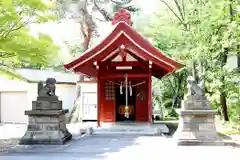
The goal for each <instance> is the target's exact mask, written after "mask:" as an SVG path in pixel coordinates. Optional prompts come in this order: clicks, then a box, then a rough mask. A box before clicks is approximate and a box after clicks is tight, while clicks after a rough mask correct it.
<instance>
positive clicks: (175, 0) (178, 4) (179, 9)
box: [174, 0, 185, 21]
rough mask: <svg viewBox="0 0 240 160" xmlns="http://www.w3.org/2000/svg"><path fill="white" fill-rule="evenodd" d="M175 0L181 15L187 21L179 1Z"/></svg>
mask: <svg viewBox="0 0 240 160" xmlns="http://www.w3.org/2000/svg"><path fill="white" fill-rule="evenodd" d="M174 2H175V4H176V6H177V9H178V12H179V14H180V16H181V17H182V21H185V17H184V15H183V13H182V12H183V10H182V9H181V7H180V5H179V3H178V1H177V0H174Z"/></svg>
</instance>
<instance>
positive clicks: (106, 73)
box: [101, 67, 148, 77]
mask: <svg viewBox="0 0 240 160" xmlns="http://www.w3.org/2000/svg"><path fill="white" fill-rule="evenodd" d="M126 73H128V74H148V71H147V72H146V71H144V70H143V69H141V68H133V69H129V70H118V69H116V67H112V68H108V69H105V70H104V73H103V74H101V77H104V76H109V75H110V74H122V75H124V74H126Z"/></svg>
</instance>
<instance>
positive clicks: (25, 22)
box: [0, 0, 58, 77]
mask: <svg viewBox="0 0 240 160" xmlns="http://www.w3.org/2000/svg"><path fill="white" fill-rule="evenodd" d="M50 9H51V8H49V7H48V6H47V5H46V4H44V3H43V1H41V0H17V1H12V0H1V2H0V26H1V27H0V70H1V71H2V72H1V73H5V74H8V75H12V76H14V75H15V77H18V75H16V74H15V73H14V68H18V67H24V66H25V65H26V66H29V65H31V64H33V65H35V64H36V65H41V66H44V65H47V64H48V63H49V61H50V60H51V59H52V58H54V57H55V55H56V52H57V51H58V47H57V46H55V45H53V42H52V39H51V38H50V37H49V36H47V35H45V34H41V33H39V34H38V35H37V37H34V36H33V35H31V33H30V30H29V26H30V25H31V24H33V23H44V22H47V21H49V20H55V19H56V17H55V16H54V14H53V13H52V12H51V10H50Z"/></svg>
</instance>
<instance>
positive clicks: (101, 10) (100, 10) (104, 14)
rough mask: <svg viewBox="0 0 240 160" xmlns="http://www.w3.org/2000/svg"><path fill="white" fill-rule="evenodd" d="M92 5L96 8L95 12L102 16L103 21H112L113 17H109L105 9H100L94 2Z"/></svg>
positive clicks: (94, 1) (94, 0)
mask: <svg viewBox="0 0 240 160" xmlns="http://www.w3.org/2000/svg"><path fill="white" fill-rule="evenodd" d="M93 4H94V6H95V7H96V8H97V10H98V11H99V12H100V13H101V14H102V15H103V17H104V18H105V20H107V21H112V20H113V17H112V16H110V14H108V13H107V11H106V10H105V9H103V8H101V7H100V6H99V5H98V4H97V2H96V0H93Z"/></svg>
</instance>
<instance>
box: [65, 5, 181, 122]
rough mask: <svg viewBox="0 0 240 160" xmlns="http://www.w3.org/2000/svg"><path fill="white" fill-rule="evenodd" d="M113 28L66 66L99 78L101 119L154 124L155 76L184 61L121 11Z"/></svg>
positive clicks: (164, 73)
mask: <svg viewBox="0 0 240 160" xmlns="http://www.w3.org/2000/svg"><path fill="white" fill-rule="evenodd" d="M112 24H113V25H114V28H113V31H112V32H111V33H110V34H109V35H108V36H107V37H106V38H105V39H104V40H103V41H101V43H99V44H97V45H95V46H93V47H92V48H89V49H88V50H86V51H85V52H84V53H83V55H82V56H81V57H79V58H78V59H76V60H74V61H72V62H70V63H68V64H65V65H64V67H65V68H67V69H69V70H71V71H73V72H75V73H81V74H85V75H87V76H91V77H96V78H97V99H98V100H97V103H98V104H97V112H98V113H97V122H98V126H100V123H101V122H113V123H114V122H121V121H131V122H132V121H135V122H147V123H152V76H154V77H157V78H161V77H163V76H164V75H166V74H168V73H171V72H173V71H175V70H177V69H179V68H181V67H183V65H182V64H180V63H177V62H175V61H174V60H172V59H170V58H168V57H166V56H165V55H164V54H163V53H162V52H161V51H160V50H159V49H157V48H155V47H154V46H153V45H152V44H150V43H149V42H148V41H147V40H146V39H145V38H144V37H143V36H141V35H140V34H139V33H138V32H136V31H135V30H134V29H133V28H132V26H131V25H132V21H131V14H130V13H129V12H128V11H127V10H124V9H122V10H120V11H119V12H117V13H116V14H115V16H114V20H113V22H112Z"/></svg>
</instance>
